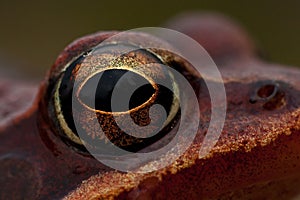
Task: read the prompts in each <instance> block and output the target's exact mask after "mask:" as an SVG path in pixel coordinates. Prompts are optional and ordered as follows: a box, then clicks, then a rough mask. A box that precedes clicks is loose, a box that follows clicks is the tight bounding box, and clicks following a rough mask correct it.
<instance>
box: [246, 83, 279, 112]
mask: <svg viewBox="0 0 300 200" xmlns="http://www.w3.org/2000/svg"><path fill="white" fill-rule="evenodd" d="M255 87H256V89H255V93H254V94H253V95H252V96H251V97H250V99H249V102H250V103H252V104H255V103H258V102H259V103H262V107H263V108H264V109H266V110H274V109H278V108H280V107H282V106H283V105H284V104H285V93H284V92H283V90H282V88H281V86H280V83H279V82H276V81H264V82H259V83H257V84H256V86H255Z"/></svg>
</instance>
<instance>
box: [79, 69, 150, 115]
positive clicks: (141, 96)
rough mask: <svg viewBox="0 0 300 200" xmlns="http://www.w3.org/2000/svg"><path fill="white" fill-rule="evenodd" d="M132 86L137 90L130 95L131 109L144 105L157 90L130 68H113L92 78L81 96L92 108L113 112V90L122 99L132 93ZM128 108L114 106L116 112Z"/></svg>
mask: <svg viewBox="0 0 300 200" xmlns="http://www.w3.org/2000/svg"><path fill="white" fill-rule="evenodd" d="M96 85H97V87H96V92H95V86H96ZM137 86H140V87H137ZM136 87H137V88H136ZM91 88H94V89H91ZM132 88H135V90H133V91H134V92H133V94H132V96H131V97H130V101H129V109H133V108H135V107H138V106H140V105H142V104H143V103H145V102H146V101H147V100H149V99H150V98H151V96H152V95H153V94H154V92H155V90H154V88H153V87H152V85H151V84H150V83H149V82H148V81H147V80H146V79H145V78H144V77H142V76H140V75H138V74H136V73H134V72H131V71H128V70H123V69H111V70H106V71H104V72H101V73H98V74H96V75H95V76H93V77H92V78H90V79H89V80H88V81H87V82H86V83H85V84H84V86H83V87H82V89H81V91H80V94H79V98H80V99H81V101H82V102H83V103H84V104H86V105H87V106H89V107H91V108H95V109H96V110H101V111H105V112H111V111H112V105H111V98H112V94H113V91H114V90H116V91H118V94H117V96H118V98H119V97H120V99H118V100H119V101H122V100H123V99H122V97H125V96H127V95H128V94H130V93H132V92H131V91H132ZM127 110H128V108H119V107H118V105H114V107H113V111H114V112H123V111H127Z"/></svg>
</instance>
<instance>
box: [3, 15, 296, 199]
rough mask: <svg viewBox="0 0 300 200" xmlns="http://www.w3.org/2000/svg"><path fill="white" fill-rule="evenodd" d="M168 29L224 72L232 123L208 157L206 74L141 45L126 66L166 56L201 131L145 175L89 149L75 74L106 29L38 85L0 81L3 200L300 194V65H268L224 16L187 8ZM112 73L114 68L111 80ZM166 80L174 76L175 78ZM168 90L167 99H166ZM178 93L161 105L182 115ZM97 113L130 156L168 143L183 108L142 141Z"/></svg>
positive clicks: (64, 55)
mask: <svg viewBox="0 0 300 200" xmlns="http://www.w3.org/2000/svg"><path fill="white" fill-rule="evenodd" d="M164 26H165V27H167V28H170V29H174V30H177V31H179V32H182V33H184V34H186V35H188V36H190V37H191V38H193V39H194V40H195V41H197V42H198V43H199V44H201V45H202V46H203V47H204V49H205V50H206V51H207V52H208V53H209V55H210V56H211V57H212V59H213V60H214V62H215V63H216V65H217V66H218V69H219V71H220V73H221V75H222V80H223V84H224V86H225V90H226V99H227V100H226V106H227V109H226V119H225V123H224V127H223V129H222V130H221V135H220V137H219V139H218V141H217V143H216V144H215V145H214V146H213V148H212V149H211V150H210V151H209V153H208V154H207V155H205V156H203V157H199V154H198V151H199V149H200V147H201V144H202V142H203V138H204V137H205V134H206V132H207V127H208V124H209V120H210V115H211V104H210V97H209V91H208V90H207V88H206V87H205V82H203V80H202V79H203V77H201V75H199V74H197V71H195V69H194V68H193V66H191V64H190V63H188V62H186V61H184V60H181V58H178V57H176V55H170V52H160V51H155V50H153V49H152V50H151V51H150V50H147V49H142V50H138V51H137V52H135V53H134V54H128V55H126V56H125V57H124V58H123V60H121V61H120V62H121V63H122V64H123V65H124V63H126V64H128V63H131V64H132V63H137V64H140V63H147V62H160V61H164V63H167V64H170V63H171V64H170V65H172V66H175V67H176V70H178V71H179V72H180V73H182V74H183V75H184V76H185V77H186V78H187V79H188V81H189V83H190V84H191V85H192V88H193V89H194V90H195V91H196V93H197V94H198V96H197V98H198V104H199V105H198V106H199V109H200V110H201V116H200V118H201V119H200V123H199V126H198V128H197V135H196V137H195V139H194V140H193V143H192V145H191V146H190V147H188V149H187V150H186V151H184V153H183V155H181V156H180V157H179V158H177V159H176V161H175V162H172V163H171V164H170V165H168V166H165V167H163V168H161V169H158V170H154V171H150V172H148V173H136V172H134V171H128V172H124V171H120V170H116V169H113V168H112V167H110V166H107V165H105V164H104V163H102V162H99V161H98V160H97V159H95V158H94V157H93V156H92V155H90V153H89V151H88V150H87V149H86V148H85V146H84V145H83V143H82V142H81V140H80V138H79V136H78V134H76V130H74V129H75V128H74V127H75V126H74V124H72V123H73V121H75V120H76V116H75V117H74V116H73V115H75V114H76V113H75V114H74V111H72V110H71V108H70V106H69V105H70V104H72V101H71V100H70V94H72V91H73V90H76V89H74V88H73V87H74V80H73V79H74V77H76V76H78V77H81V76H82V74H80V73H79V72H80V70H79V69H78V68H81V67H82V66H84V64H85V63H83V62H82V60H84V59H85V58H86V57H87V56H88V55H89V54H90V51H91V49H93V48H95V47H96V46H97V45H98V44H99V43H101V42H102V41H104V40H105V39H107V38H110V37H111V36H114V35H116V34H117V33H118V32H117V31H100V32H97V33H94V34H91V35H88V36H84V37H82V38H79V39H77V40H75V41H74V42H72V43H71V44H69V45H68V46H67V47H66V48H65V49H64V50H63V51H62V52H61V54H60V55H59V56H58V58H57V60H56V61H55V63H54V64H53V66H52V67H51V69H50V70H49V71H48V73H47V75H46V77H45V79H44V81H42V82H41V83H40V85H39V86H36V85H32V84H26V83H22V82H18V81H14V80H9V79H7V78H5V79H1V82H0V88H1V92H0V94H1V99H2V105H4V106H2V107H1V110H0V113H1V126H0V141H1V145H0V155H1V156H0V159H1V160H0V162H1V165H0V174H1V176H0V183H1V187H0V191H1V192H0V198H1V199H241V198H242V199H292V198H295V197H297V195H299V184H300V173H299V171H300V170H299V169H300V157H299V155H300V138H299V137H300V99H299V97H300V79H299V77H300V70H299V69H298V68H295V67H288V66H283V65H279V64H275V63H271V62H270V61H265V59H264V58H263V56H261V53H260V52H259V50H258V49H257V47H256V46H255V45H254V42H253V41H252V39H251V37H250V36H249V35H248V34H247V33H246V31H245V30H244V29H243V28H241V26H240V25H238V24H237V23H235V22H234V21H233V20H231V19H229V18H227V17H225V16H223V15H219V14H211V13H204V14H203V13H200V14H199V13H187V14H182V15H179V16H178V17H175V18H173V19H171V20H170V21H168V22H166V23H165V25H164ZM125 36H126V37H127V39H128V41H130V42H129V44H122V45H125V46H126V45H127V46H130V45H132V43H134V42H132V41H134V40H133V38H139V37H140V36H139V34H138V33H133V34H128V35H125ZM143 37H144V36H143ZM145 37H146V38H147V41H146V43H147V42H149V41H150V43H152V42H153V43H155V42H157V41H156V40H157V39H156V38H153V37H151V36H147V35H146V36H145ZM158 41H159V43H160V42H161V41H160V40H158ZM162 42H163V43H164V41H162ZM168 45H169V44H168ZM170 45H172V44H170ZM141 46H143V45H141ZM97 59H99V58H98V57H97V56H96V58H95V60H92V61H96V60H97ZM99 60H101V61H99V62H106V61H103V59H102V58H101V59H99ZM104 60H105V59H104ZM129 60H130V62H129ZM136 60H137V61H136ZM92 61H91V62H90V63H92ZM69 69H70V70H69ZM90 70H92V68H90ZM123 70H124V69H123ZM146 70H148V69H146ZM87 71H88V70H87ZM82 73H83V74H84V73H87V72H86V71H83V72H82ZM147 73H149V74H151V73H152V71H147ZM115 74H118V73H117V72H115V71H112V70H110V71H109V72H108V76H110V77H112V76H114V75H115ZM85 76H86V75H85ZM116 76H117V75H116ZM155 76H158V75H157V74H156V75H155ZM144 77H146V76H144ZM101 80H102V79H101ZM108 80H109V81H108V82H105V80H104V83H105V84H107V85H110V84H111V82H112V79H108ZM146 81H147V80H146ZM170 81H171V82H173V81H175V82H176V80H173V79H172V78H171V79H170ZM86 83H88V82H86ZM178 84H180V83H178ZM153 87H154V86H153ZM144 90H145V91H148V89H145V88H144V89H143V91H144ZM103 93H105V92H102V93H101V91H100V94H99V98H102V100H103V98H104V100H105V97H106V96H105V95H103ZM141 94H143V95H142V96H147V95H148V93H141ZM151 95H152V93H151V92H150V95H148V96H147V98H150V97H149V96H151ZM162 95H163V97H162V98H163V99H166V96H168V95H166V94H164V93H163V92H162ZM103 96H104V97H103ZM171 96H172V95H171ZM151 97H152V96H151ZM172 98H174V97H172ZM172 98H171V99H170V100H168V101H165V102H169V103H170V102H173V104H172V106H170V110H171V111H170V112H169V113H173V112H172V110H173V109H175V111H176V113H178V106H176V105H177V104H176V103H174V102H175V100H174V99H172ZM58 99H59V100H58ZM158 99H159V97H158ZM150 100H151V98H150ZM153 101H154V100H153ZM145 102H151V101H147V99H146V100H145V99H142V103H141V102H138V103H137V105H138V106H136V105H135V103H133V104H134V105H135V107H139V105H140V104H141V105H144V103H145ZM169 103H168V104H169ZM86 104H87V103H86ZM151 105H153V104H149V105H148V107H145V108H142V110H137V111H134V112H132V113H131V114H132V116H133V118H134V119H136V121H137V123H139V122H140V121H143V123H144V121H146V122H145V123H146V124H147V123H148V122H149V118H147V117H145V118H142V117H141V115H142V113H143V112H145V110H146V111H147V109H148V108H149V106H151ZM192 106H193V105H192ZM146 108H147V109H146ZM99 109H102V110H104V111H105V112H99V113H98V115H97V117H95V116H94V118H97V119H96V121H97V122H99V121H101V119H103V118H104V119H106V120H103V121H101V122H103V124H101V125H102V126H101V127H102V128H103V129H105V130H106V131H105V134H106V137H107V138H109V139H111V140H114V141H116V142H115V143H113V144H114V145H117V146H119V147H121V148H123V149H125V150H128V151H131V152H138V151H141V150H142V148H143V145H149V144H156V142H157V140H158V141H160V140H164V142H162V143H161V144H165V142H166V140H165V137H166V136H168V135H170V133H172V130H173V129H174V127H175V126H176V124H177V123H178V120H177V114H172V115H171V117H170V119H171V120H169V121H168V124H167V125H166V126H165V127H164V128H163V129H162V131H161V132H160V133H162V135H161V136H160V137H158V138H157V137H156V138H154V139H153V138H152V140H147V139H142V140H141V141H140V140H136V139H135V138H133V137H131V136H128V135H126V137H125V136H123V135H124V133H123V132H122V131H121V130H120V129H119V128H118V127H117V126H116V124H114V123H113V120H112V118H111V116H110V115H109V114H107V113H109V111H110V110H106V109H107V107H105V106H104V107H101V106H100V107H99ZM80 111H82V112H78V113H77V115H78V116H81V118H80V119H81V120H83V121H80V123H82V124H84V123H86V121H85V120H86V119H90V118H89V116H88V113H89V112H87V111H85V110H84V108H82V110H80ZM82 116H83V117H82ZM122 119H123V118H122ZM147 120H148V121H147ZM107 121H108V122H107ZM99 123H100V122H99ZM89 127H93V125H90V124H89ZM89 127H88V128H89ZM187 131H188V129H187ZM94 137H97V135H96V136H94ZM124 138H125V139H124ZM153 140H155V141H153ZM167 141H168V140H167ZM100 151H101V149H100ZM166 156H168V155H166ZM152 164H153V163H144V167H145V166H146V167H148V168H151V167H152Z"/></svg>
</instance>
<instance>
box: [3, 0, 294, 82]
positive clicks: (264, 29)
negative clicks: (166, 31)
mask: <svg viewBox="0 0 300 200" xmlns="http://www.w3.org/2000/svg"><path fill="white" fill-rule="evenodd" d="M180 2H181V3H180ZM299 9H300V1H296V0H285V1H282V0H281V1H272V0H267V1H255V2H253V1H248V2H246V1H219V0H205V1H203V0H194V1H187V0H185V1H178V2H176V1H175V0H173V1H171V0H159V1H157V0H152V1H141V0H139V1H138V0H134V1H116V0H107V1H100V0H98V1H96V0H90V1H78V0H72V1H71V0H65V1H48V2H46V1H38V0H27V1H17V0H6V1H5V0H0V18H1V20H0V27H1V31H0V72H1V73H3V72H5V74H9V76H13V77H17V78H20V77H21V78H22V77H23V78H24V77H25V78H27V79H28V78H30V79H37V80H40V79H42V78H43V76H44V74H45V73H46V71H47V69H48V68H49V67H50V66H51V65H52V63H53V62H54V61H55V59H56V57H57V55H58V54H59V52H60V51H61V50H62V49H63V48H64V47H65V46H66V45H67V44H68V43H70V42H71V41H72V40H74V39H76V38H77V37H80V36H83V35H85V34H89V33H93V32H96V31H98V30H124V29H131V28H137V27H145V26H160V25H161V24H162V23H163V22H164V21H166V20H167V19H169V18H170V17H172V16H174V15H176V14H178V13H181V12H183V11H188V10H193V11H195V10H199V11H215V12H220V13H222V14H225V15H228V16H230V17H231V18H233V19H235V20H236V21H238V22H239V23H240V24H241V25H243V26H244V28H246V30H248V32H249V33H250V34H251V35H252V37H253V38H254V39H255V41H256V42H257V44H259V46H261V47H263V50H264V52H266V53H267V55H268V57H269V59H270V60H272V61H274V62H277V63H281V64H285V65H295V66H300V56H299V53H300V47H299V44H300V12H299V11H300V10H299Z"/></svg>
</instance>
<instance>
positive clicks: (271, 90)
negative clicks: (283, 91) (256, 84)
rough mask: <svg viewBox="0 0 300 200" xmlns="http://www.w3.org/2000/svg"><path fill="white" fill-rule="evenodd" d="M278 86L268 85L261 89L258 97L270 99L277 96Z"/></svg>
mask: <svg viewBox="0 0 300 200" xmlns="http://www.w3.org/2000/svg"><path fill="white" fill-rule="evenodd" d="M277 91H278V86H277V85H275V84H267V85H264V86H262V87H261V88H259V90H258V91H257V96H258V97H260V98H263V99H270V98H272V97H274V96H275V95H276V93H277Z"/></svg>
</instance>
